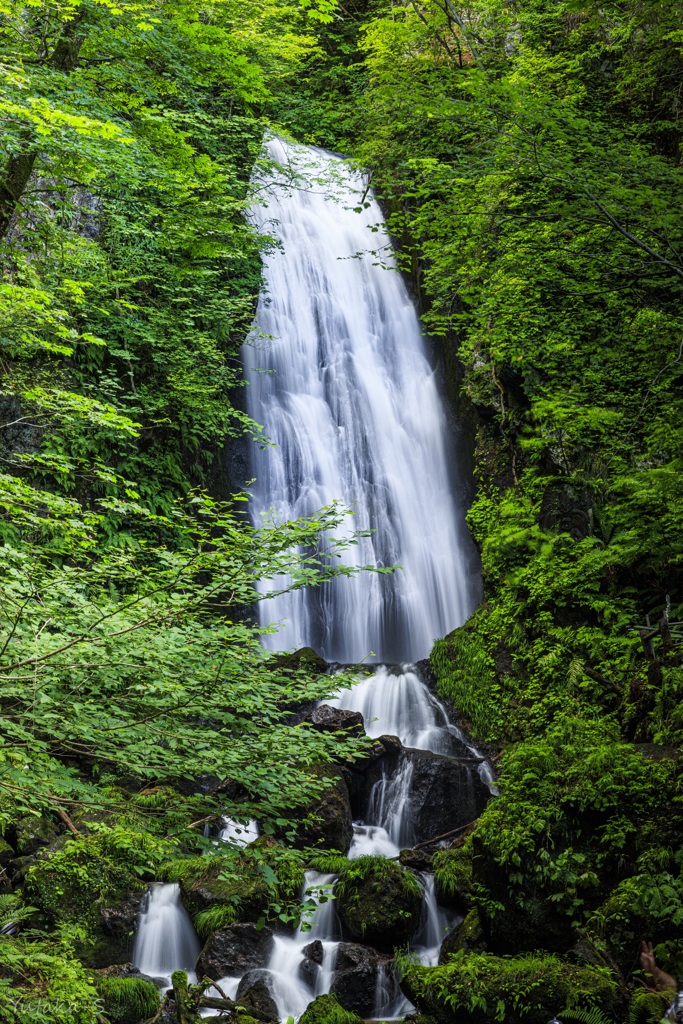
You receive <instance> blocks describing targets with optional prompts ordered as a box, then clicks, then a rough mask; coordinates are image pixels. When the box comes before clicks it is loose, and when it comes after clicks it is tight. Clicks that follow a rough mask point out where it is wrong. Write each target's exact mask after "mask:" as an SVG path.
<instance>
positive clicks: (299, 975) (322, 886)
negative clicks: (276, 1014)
mask: <svg viewBox="0 0 683 1024" xmlns="http://www.w3.org/2000/svg"><path fill="white" fill-rule="evenodd" d="M304 878H305V881H304V892H303V896H304V898H308V899H312V900H313V901H314V902H315V903H316V904H317V907H316V909H315V911H314V912H313V914H312V916H311V917H309V918H308V919H307V921H306V924H307V925H308V929H309V930H307V931H304V929H303V928H302V927H299V928H298V929H297V931H296V932H295V934H294V935H293V936H286V935H276V936H275V939H274V942H273V952H272V954H271V957H270V961H269V963H268V970H269V971H270V972H271V977H270V985H271V991H272V993H273V996H274V998H275V1001H276V1003H277V1005H278V1010H279V1011H280V1013H281V1015H282V1019H283V1020H286V1019H287V1017H289V1016H293V1017H298V1016H300V1014H302V1013H303V1012H304V1010H305V1009H306V1007H307V1006H308V1004H309V1003H310V1001H311V1000H312V999H315V997H316V996H320V995H324V994H325V993H327V992H329V991H330V987H331V985H332V981H333V979H334V967H335V961H336V959H337V948H338V946H339V941H340V939H341V924H340V922H339V918H338V917H337V911H336V910H335V906H334V900H333V899H331V898H330V897H331V895H332V888H333V885H334V883H335V881H336V880H337V876H336V875H325V874H320V873H319V872H317V871H307V872H306V873H305V876H304ZM316 939H319V940H320V941H321V943H322V948H323V957H322V964H315V963H311V962H310V961H309V963H308V966H309V967H310V968H311V975H312V977H308V978H307V977H306V976H305V975H304V974H303V972H302V967H303V966H304V949H305V947H306V946H308V945H309V943H311V942H314V941H315V940H316Z"/></svg>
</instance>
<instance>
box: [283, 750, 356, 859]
mask: <svg viewBox="0 0 683 1024" xmlns="http://www.w3.org/2000/svg"><path fill="white" fill-rule="evenodd" d="M318 773H319V775H320V776H321V778H327V779H330V778H332V779H334V782H333V784H332V785H331V786H326V787H325V788H324V789H322V791H321V793H320V796H319V798H318V799H317V801H316V802H315V803H314V804H313V805H312V806H310V807H307V808H306V811H307V813H308V814H310V815H312V816H313V817H314V818H317V819H318V820H317V821H313V822H311V823H310V824H309V825H307V826H306V827H305V828H301V829H300V830H299V833H298V836H297V840H296V846H297V847H298V848H299V849H303V848H304V847H306V846H319V847H321V848H323V849H326V850H339V851H340V852H341V853H347V851H348V849H349V847H350V846H351V840H352V839H353V814H352V812H351V798H350V796H349V789H348V786H347V784H346V779H345V777H344V772H343V771H342V769H341V768H335V767H334V766H332V765H321V766H320V768H319V769H318Z"/></svg>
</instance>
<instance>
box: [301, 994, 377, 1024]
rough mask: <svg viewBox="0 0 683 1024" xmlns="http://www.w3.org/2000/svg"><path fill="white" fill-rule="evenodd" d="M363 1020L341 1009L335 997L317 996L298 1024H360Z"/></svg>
mask: <svg viewBox="0 0 683 1024" xmlns="http://www.w3.org/2000/svg"><path fill="white" fill-rule="evenodd" d="M362 1021H363V1018H362V1017H359V1016H357V1014H355V1013H350V1012H349V1011H348V1010H344V1009H342V1007H341V1006H340V1005H339V1003H338V1002H337V999H336V997H335V996H332V995H327V996H318V998H317V999H314V1000H313V1002H312V1003H309V1005H308V1008H307V1009H306V1010H305V1011H304V1014H303V1016H302V1017H301V1018H300V1019H299V1024H362Z"/></svg>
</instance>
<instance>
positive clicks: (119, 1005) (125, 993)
mask: <svg viewBox="0 0 683 1024" xmlns="http://www.w3.org/2000/svg"><path fill="white" fill-rule="evenodd" d="M95 985H96V988H97V991H98V993H99V996H100V998H101V999H102V1001H103V1003H104V1012H105V1016H106V1017H107V1018H108V1019H109V1021H110V1024H139V1022H140V1021H143V1020H147V1019H148V1018H149V1017H153V1016H154V1014H155V1013H156V1012H157V1010H158V1009H159V990H158V989H157V987H156V985H154V984H153V983H152V982H151V981H146V980H145V979H144V978H98V979H97V980H96V982H95Z"/></svg>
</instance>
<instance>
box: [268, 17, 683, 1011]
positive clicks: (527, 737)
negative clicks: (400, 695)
mask: <svg viewBox="0 0 683 1024" xmlns="http://www.w3.org/2000/svg"><path fill="white" fill-rule="evenodd" d="M682 14H683V12H682V10H681V6H680V4H679V3H677V2H671V3H666V4H660V5H643V4H640V3H638V2H636V0H633V2H631V0H628V2H626V3H624V4H619V5H616V4H607V6H605V5H604V4H595V3H588V4H583V5H579V6H577V5H576V4H574V3H571V2H566V3H564V2H563V3H556V4H546V3H538V2H536V0H516V2H515V3H513V4H500V3H498V2H497V0H493V2H490V0H475V2H474V3H470V4H467V5H462V4H458V3H453V2H451V0H422V2H421V3H413V2H403V3H401V2H398V3H397V2H393V3H383V2H382V0H375V2H369V3H355V4H351V5H350V6H349V7H348V8H347V9H345V17H344V18H343V19H342V20H341V22H340V23H338V24H336V25H335V26H333V28H332V29H330V30H327V29H325V30H324V32H323V33H322V41H321V48H322V52H317V53H316V54H314V55H312V56H311V58H309V60H308V62H307V67H308V78H307V80H306V81H305V82H304V83H303V86H301V85H300V86H299V89H298V91H297V92H296V93H295V94H294V96H293V97H292V98H291V99H290V100H289V101H288V103H285V101H284V100H280V101H279V102H280V105H279V106H278V110H281V111H282V116H283V117H285V118H287V119H288V123H290V124H291V125H293V126H294V128H295V130H297V131H299V132H301V133H302V134H304V135H306V136H307V137H308V138H309V139H310V140H311V141H315V142H319V143H322V144H325V145H330V146H332V147H333V148H337V147H338V148H345V149H347V150H348V151H351V152H352V153H353V154H354V155H355V156H356V157H357V158H358V159H359V160H360V161H362V162H363V163H364V164H366V165H369V166H370V167H371V169H372V172H373V176H372V183H373V185H374V186H375V188H376V189H377V191H378V193H379V196H380V198H381V199H382V201H383V202H384V204H385V207H386V208H387V209H388V210H389V214H390V223H391V225H392V228H393V231H394V236H395V237H396V238H397V239H398V240H399V242H400V246H401V255H402V258H403V261H404V267H405V269H406V272H407V273H409V274H410V276H411V279H412V282H413V286H414V289H415V292H416V294H417V295H418V297H419V299H420V301H421V304H422V307H423V310H424V319H425V321H426V323H427V325H428V328H429V330H430V331H431V333H432V335H433V336H434V337H435V339H436V350H437V353H438V355H439V357H440V360H441V363H442V366H443V370H444V376H445V379H446V383H447V385H448V387H449V389H450V391H451V394H452V395H453V396H454V398H455V399H456V401H458V402H459V406H460V409H461V411H462V413H463V415H464V416H467V417H469V419H470V422H471V423H472V426H473V428H476V445H475V460H476V474H477V482H478V491H477V497H476V500H475V502H474V505H473V507H472V508H471V510H470V513H469V523H470V528H471V531H472V533H473V535H474V537H475V539H476V541H477V544H478V546H479V549H480V551H481V556H482V568H483V575H484V590H485V595H484V597H485V599H484V602H483V604H482V605H481V607H480V608H479V609H478V610H477V612H476V613H475V615H474V616H473V617H472V619H471V620H470V621H469V622H468V623H467V624H466V625H465V626H464V627H462V628H460V629H458V630H456V631H455V632H454V633H452V634H451V635H450V636H448V637H446V638H444V639H442V640H439V641H437V643H436V645H435V647H434V649H433V652H432V656H431V663H432V667H433V669H434V671H435V673H436V675H437V678H438V682H439V687H440V689H441V692H442V693H443V694H444V695H445V696H447V697H449V698H450V699H452V701H453V702H454V704H455V706H456V707H457V708H458V709H459V710H460V711H461V713H462V714H463V716H464V718H465V720H466V722H468V723H469V725H470V726H471V728H472V732H473V734H474V735H475V736H476V737H477V738H479V739H480V740H482V741H487V742H489V743H491V744H495V745H498V746H500V747H501V748H503V749H504V751H505V752H504V753H503V756H502V758H501V760H500V770H501V779H500V788H501V796H500V797H499V798H498V799H497V800H494V801H492V802H491V803H490V804H489V805H488V808H487V810H486V812H485V813H484V815H483V817H482V819H481V821H480V823H479V825H478V828H477V829H476V830H475V832H474V834H473V836H471V837H469V838H468V839H467V841H466V843H465V846H464V847H463V848H462V849H460V850H456V851H453V852H452V853H451V852H445V853H443V854H437V856H436V858H435V862H434V866H435V870H436V874H437V881H438V884H439V885H440V888H441V891H442V892H444V893H445V894H448V895H450V896H451V897H457V898H459V899H460V900H461V901H462V902H465V903H468V902H469V903H470V904H471V903H472V902H474V903H475V904H476V905H477V907H478V908H479V911H480V913H481V915H482V917H483V918H484V920H488V922H489V925H488V941H489V943H490V946H489V948H497V949H501V951H505V950H506V949H507V950H508V951H509V950H515V949H517V950H519V949H521V950H524V949H533V948H537V947H538V946H539V945H545V946H546V948H551V949H558V950H562V951H564V950H566V949H567V948H569V946H570V945H571V944H572V942H573V941H574V940H575V938H576V935H575V933H574V932H573V929H572V927H571V922H572V921H573V922H574V923H575V924H579V923H580V924H582V925H583V926H584V927H588V933H587V934H588V935H589V939H587V940H586V941H588V942H589V944H591V943H592V946H591V948H592V949H593V954H592V955H595V956H597V957H598V958H599V957H600V956H601V955H602V953H605V954H606V956H607V959H606V960H605V962H609V957H610V956H612V957H616V959H617V960H618V962H619V964H620V965H621V969H622V970H623V971H624V974H625V975H628V974H630V972H632V971H633V969H634V967H635V966H636V964H637V949H638V942H639V940H640V939H641V938H643V937H645V936H648V935H649V936H652V937H654V938H655V940H656V939H660V940H663V939H664V938H667V937H672V938H673V937H674V936H679V935H680V932H679V929H680V925H679V923H678V921H679V915H680V912H681V903H680V900H681V891H682V890H681V878H682V877H683V875H682V874H681V863H680V834H681V828H682V827H683V821H682V819H681V815H680V781H679V779H680V770H679V768H678V765H677V763H676V762H675V760H674V758H676V757H677V756H678V750H677V749H676V748H680V746H681V743H682V741H683V730H682V729H681V712H680V707H681V696H682V695H683V689H682V686H683V674H682V670H681V660H682V654H681V632H680V628H679V626H678V625H677V624H676V623H677V620H680V619H683V589H682V582H681V581H682V580H683V574H682V573H681V564H682V561H683V542H682V538H683V530H682V529H681V524H682V523H683V504H682V501H681V499H682V495H683V492H682V491H681V479H682V477H681V448H682V441H683V437H682V435H681V413H682V411H683V410H682V408H681V391H680V382H681V373H682V372H683V359H682V357H681V352H682V349H681V337H682V335H683V321H681V313H680V298H681V284H682V282H683V263H682V261H681V255H680V254H681V244H682V243H683V216H682V214H681V209H680V204H678V203H676V202H672V196H675V195H679V194H680V193H681V188H682V185H683V172H682V170H681V160H680V155H681V140H682V138H683V136H682V132H681V110H680V105H679V103H678V100H677V98H676V97H677V88H678V86H677V85H676V83H677V82H678V81H679V80H680V75H681V70H682V68H683V55H682V50H681V43H682V42H683V38H682V36H681V31H680V24H681V16H682ZM302 89H303V90H304V91H305V90H308V91H309V95H308V97H307V100H308V101H309V102H308V103H307V104H306V105H304V103H303V102H302V100H301V91H302ZM332 103H334V105H335V106H336V107H337V113H336V115H335V117H334V118H330V117H329V116H328V117H327V118H326V117H325V116H324V113H325V110H327V111H329V109H330V106H331V104H332ZM321 108H322V112H321ZM669 623H674V625H669ZM633 741H636V742H637V743H643V744H648V746H647V747H645V748H643V753H640V752H637V751H636V750H634V749H633V748H632V747H629V746H628V745H627V744H628V743H629V742H633ZM512 744H517V745H516V746H511V745H512ZM653 744H654V745H653ZM496 944H497V945H496ZM596 950H597V952H596ZM600 951H602V953H601V952H600ZM612 962H614V961H612ZM425 977H427V975H425ZM554 1009H555V1011H557V1010H558V1009H559V1007H555V1008H554Z"/></svg>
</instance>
